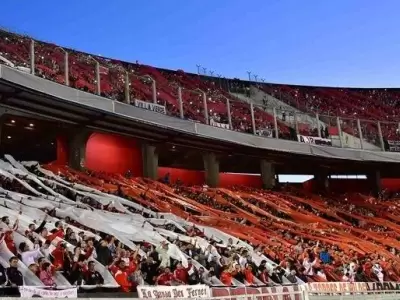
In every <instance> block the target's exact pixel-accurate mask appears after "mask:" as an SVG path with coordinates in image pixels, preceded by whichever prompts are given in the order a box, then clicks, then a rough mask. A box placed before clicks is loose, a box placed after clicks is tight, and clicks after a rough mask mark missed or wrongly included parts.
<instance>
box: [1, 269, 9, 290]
mask: <svg viewBox="0 0 400 300" xmlns="http://www.w3.org/2000/svg"><path fill="white" fill-rule="evenodd" d="M7 281H8V280H7V274H6V269H5V268H4V267H3V265H1V264H0V286H5V285H6V284H7Z"/></svg>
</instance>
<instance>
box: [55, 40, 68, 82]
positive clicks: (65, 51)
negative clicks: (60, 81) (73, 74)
mask: <svg viewBox="0 0 400 300" xmlns="http://www.w3.org/2000/svg"><path fill="white" fill-rule="evenodd" d="M56 49H60V50H61V51H62V52H64V77H65V78H64V81H65V85H66V86H69V53H68V51H67V50H65V49H64V48H61V47H56Z"/></svg>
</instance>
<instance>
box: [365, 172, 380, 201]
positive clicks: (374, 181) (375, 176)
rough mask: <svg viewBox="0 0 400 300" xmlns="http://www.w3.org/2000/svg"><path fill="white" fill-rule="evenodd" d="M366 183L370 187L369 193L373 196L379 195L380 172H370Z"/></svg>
mask: <svg viewBox="0 0 400 300" xmlns="http://www.w3.org/2000/svg"><path fill="white" fill-rule="evenodd" d="M367 181H368V183H369V185H370V187H371V192H372V193H373V194H374V195H375V196H378V195H379V193H380V192H381V190H382V185H381V172H380V171H375V172H371V173H369V174H368V176H367Z"/></svg>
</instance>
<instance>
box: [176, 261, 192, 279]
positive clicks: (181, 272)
mask: <svg viewBox="0 0 400 300" xmlns="http://www.w3.org/2000/svg"><path fill="white" fill-rule="evenodd" d="M174 277H175V279H176V281H177V282H178V283H180V284H187V283H188V278H189V273H188V270H187V268H185V267H183V266H182V262H179V263H178V264H177V265H176V269H175V271H174Z"/></svg>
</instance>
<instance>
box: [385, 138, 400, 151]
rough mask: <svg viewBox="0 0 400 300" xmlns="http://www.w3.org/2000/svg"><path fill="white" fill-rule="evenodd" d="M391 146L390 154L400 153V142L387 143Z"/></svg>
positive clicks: (390, 141) (389, 141)
mask: <svg viewBox="0 0 400 300" xmlns="http://www.w3.org/2000/svg"><path fill="white" fill-rule="evenodd" d="M387 142H388V144H389V151H390V152H400V141H392V140H388V141H387Z"/></svg>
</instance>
